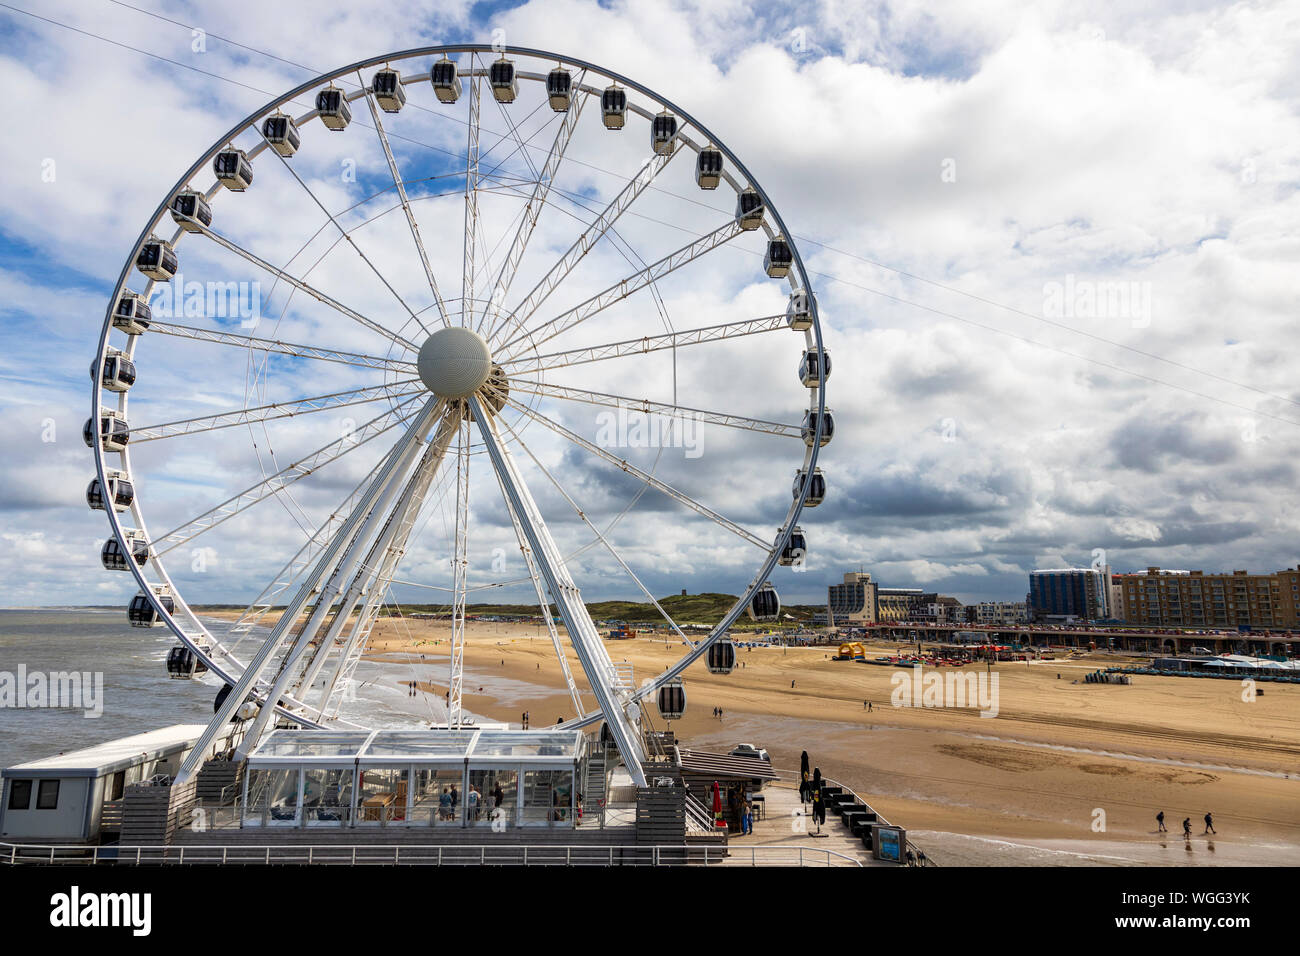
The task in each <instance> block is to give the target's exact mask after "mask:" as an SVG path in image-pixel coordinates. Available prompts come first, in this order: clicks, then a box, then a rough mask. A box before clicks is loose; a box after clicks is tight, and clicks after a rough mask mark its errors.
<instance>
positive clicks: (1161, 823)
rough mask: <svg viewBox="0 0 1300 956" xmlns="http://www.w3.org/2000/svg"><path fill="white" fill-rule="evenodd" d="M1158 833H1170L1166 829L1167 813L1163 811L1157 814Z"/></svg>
mask: <svg viewBox="0 0 1300 956" xmlns="http://www.w3.org/2000/svg"><path fill="white" fill-rule="evenodd" d="M1156 832H1157V833H1168V832H1169V830H1168V829H1167V828H1166V827H1165V811H1163V810H1161V811H1160V812H1159V813H1157V814H1156Z"/></svg>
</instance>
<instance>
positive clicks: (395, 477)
mask: <svg viewBox="0 0 1300 956" xmlns="http://www.w3.org/2000/svg"><path fill="white" fill-rule="evenodd" d="M442 407H443V403H442V402H441V400H436V399H432V398H431V399H430V401H429V403H428V404H427V405H426V406H425V408H424V410H423V411H421V412H420V414H419V415H418V416H417V418H416V420H415V424H414V425H412V426H411V428H410V430H409V431H407V433H406V435H405V436H404V437H403V439H402V441H401V442H400V443H399V445H398V449H399V454H398V455H397V457H396V458H395V459H394V461H393V462H392V463H391V466H390V468H388V469H386V470H385V471H386V473H385V475H384V480H383V481H382V482H381V483H380V484H379V486H378V487H377V488H376V489H375V491H376V492H377V494H376V495H375V496H374V497H373V498H372V499H371V502H370V506H369V507H367V508H366V510H365V513H364V515H363V516H362V517H363V518H364V520H363V521H362V523H361V525H360V527H359V529H358V530H357V532H356V534H355V535H352V536H351V539H350V540H349V541H348V544H347V549H346V550H345V551H344V553H343V557H342V558H341V559H340V560H339V562H338V564H337V565H335V567H334V569H333V571H332V572H329V579H328V581H327V582H326V584H325V586H324V587H323V588H321V591H320V594H318V595H317V597H316V601H315V604H314V605H313V606H312V611H311V615H310V616H309V617H308V618H307V623H306V624H304V625H303V628H302V630H301V631H300V632H299V634H298V636H297V638H296V639H295V640H294V643H293V647H292V648H291V649H290V650H289V653H288V654H286V655H285V657H284V660H283V661H281V663H280V673H279V674H278V675H277V676H276V679H275V682H274V683H273V684H272V685H271V691H270V693H268V694H267V696H266V701H265V702H264V704H263V706H262V709H261V710H260V711H258V713H257V716H256V717H255V718H253V723H252V726H251V727H250V728H249V729H248V732H247V733H246V734H245V735H244V739H243V740H241V741H240V743H239V745H238V747H236V748H235V756H236V757H237V758H242V757H245V756H247V755H248V753H249V751H251V750H252V749H253V748H254V747H256V746H257V743H258V741H259V740H261V738H262V734H264V733H265V732H266V728H267V725H268V724H269V723H270V721H271V717H272V715H273V714H274V707H273V706H272V705H273V704H274V703H275V702H276V701H278V700H280V699H281V698H282V697H283V696H284V695H285V694H286V693H287V692H288V688H289V683H290V681H291V680H292V679H293V676H294V673H295V671H296V670H297V668H298V664H299V663H300V661H301V660H302V657H303V655H304V654H305V653H306V652H307V649H308V648H309V647H310V646H311V642H312V640H313V639H314V638H315V637H316V635H317V633H318V632H319V631H320V626H321V624H322V623H323V622H324V620H325V617H326V616H327V615H328V614H329V613H330V609H331V608H332V607H333V605H334V602H335V599H336V598H338V597H339V596H340V594H341V593H342V592H343V583H344V582H345V581H346V580H348V578H349V576H350V575H351V574H352V572H353V571H354V570H355V569H356V566H357V563H358V562H359V561H360V560H361V557H362V555H363V554H364V553H365V551H366V544H367V542H368V541H370V540H371V539H372V537H373V536H374V534H375V528H376V526H380V525H382V522H383V520H384V518H385V517H386V516H387V515H388V513H389V511H390V510H391V508H392V506H393V501H394V499H395V498H396V496H397V493H398V491H399V490H400V489H401V488H403V487H405V484H406V482H405V480H404V476H405V475H406V473H407V472H408V471H409V470H410V469H411V468H412V466H413V465H414V464H415V458H416V455H417V453H418V452H419V450H420V447H421V446H422V445H423V438H424V435H426V434H427V433H428V431H429V428H430V426H431V425H432V424H433V422H434V420H435V418H436V417H437V416H438V415H439V414H440V413H441V411H442ZM323 576H324V575H322V577H323Z"/></svg>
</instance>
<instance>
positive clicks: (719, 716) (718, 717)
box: [713, 707, 722, 720]
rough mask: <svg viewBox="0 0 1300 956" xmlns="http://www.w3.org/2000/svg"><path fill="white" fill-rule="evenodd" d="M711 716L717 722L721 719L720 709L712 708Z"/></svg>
mask: <svg viewBox="0 0 1300 956" xmlns="http://www.w3.org/2000/svg"><path fill="white" fill-rule="evenodd" d="M713 716H714V717H716V718H717V719H718V720H721V719H722V708H721V707H714V708H713Z"/></svg>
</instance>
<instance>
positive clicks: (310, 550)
mask: <svg viewBox="0 0 1300 956" xmlns="http://www.w3.org/2000/svg"><path fill="white" fill-rule="evenodd" d="M383 464H384V463H383V462H382V461H381V462H379V463H378V464H376V465H375V467H374V468H372V469H370V471H369V472H368V473H367V474H366V476H365V477H364V478H362V479H361V481H359V482H358V483H357V486H356V487H355V488H353V489H352V493H351V494H349V495H348V496H347V498H345V499H344V500H343V503H342V504H340V505H339V506H338V507H337V508H335V509H334V510H333V511H332V512H331V513H330V515H329V517H327V518H326V519H325V520H324V521H323V522H321V524H320V527H318V528H317V529H316V531H315V533H314V534H312V535H311V537H309V538H308V539H307V540H306V541H305V542H303V545H302V547H301V548H299V549H298V550H297V551H296V552H295V553H294V555H293V557H291V558H290V559H289V560H288V561H286V562H285V564H284V567H282V568H281V569H280V570H279V572H278V573H277V574H276V575H275V576H274V577H272V578H271V581H270V583H269V584H267V586H266V587H264V588H263V589H262V591H261V593H260V594H258V595H257V597H255V598H253V600H252V601H251V602H249V605H248V607H246V608H244V610H243V612H242V613H241V614H240V615H239V617H238V618H236V619H235V623H234V624H232V625H230V633H232V634H238V635H240V637H239V639H238V640H237V641H236V642H235V644H234V646H233V647H231V648H230V651H229V653H230V654H232V655H233V654H234V653H235V652H236V651H237V650H238V649H239V645H240V644H241V643H243V640H244V637H245V636H247V635H248V634H249V633H250V632H251V631H252V629H253V628H254V627H255V626H257V623H258V622H259V621H261V620H262V618H263V617H265V616H266V614H267V612H268V611H270V610H271V609H272V608H273V607H275V601H276V598H278V597H279V596H280V595H281V594H283V593H284V592H285V591H286V590H288V589H289V588H291V587H293V585H294V584H295V583H296V582H297V580H298V578H299V576H300V575H302V574H303V573H304V572H306V570H307V569H308V568H309V567H311V566H312V565H313V564H315V563H316V560H317V559H318V558H319V557H320V553H321V551H323V550H324V549H325V548H326V547H327V546H328V545H329V543H330V541H331V540H332V539H333V536H334V533H335V532H336V531H337V530H338V528H339V526H340V525H341V524H343V522H345V521H346V520H347V519H348V516H349V515H350V514H351V513H352V509H353V508H354V507H355V506H356V501H357V498H358V497H359V496H360V495H361V494H362V489H364V488H366V487H368V486H369V484H370V483H371V482H372V481H374V479H375V475H377V474H378V473H379V469H380V468H382V467H383Z"/></svg>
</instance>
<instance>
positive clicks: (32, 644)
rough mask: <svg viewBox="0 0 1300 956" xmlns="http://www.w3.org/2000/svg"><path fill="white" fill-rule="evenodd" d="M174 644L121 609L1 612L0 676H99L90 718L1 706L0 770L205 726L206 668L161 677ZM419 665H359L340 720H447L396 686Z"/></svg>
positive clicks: (438, 707)
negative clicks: (97, 702) (190, 676)
mask: <svg viewBox="0 0 1300 956" xmlns="http://www.w3.org/2000/svg"><path fill="white" fill-rule="evenodd" d="M203 623H204V624H205V626H207V628H208V630H209V631H210V632H211V633H212V634H213V636H214V637H215V636H219V635H221V634H222V633H224V632H225V631H226V630H227V629H229V627H230V623H229V622H227V621H219V620H215V619H204V622H203ZM264 633H265V631H264ZM260 636H261V635H259V634H258V633H257V632H256V631H255V632H254V633H252V634H249V635H248V638H247V641H246V643H245V645H244V646H245V647H247V648H249V650H250V652H251V650H252V648H255V647H256V646H257V639H258V637H260ZM174 646H176V639H175V637H173V636H172V634H171V632H170V631H169V630H167V629H166V628H140V627H132V626H131V625H130V624H129V623H128V622H127V618H126V612H125V611H124V610H122V609H121V608H35V609H26V608H14V609H0V674H9V675H15V676H16V675H18V674H19V673H20V670H21V672H25V674H26V675H27V677H28V680H29V681H30V680H31V677H32V675H41V676H43V675H47V674H50V673H58V672H68V671H77V672H81V673H89V674H92V675H102V682H103V683H102V686H103V697H102V701H101V704H102V712H101V713H100V714H99V715H98V716H88V715H87V713H86V711H85V709H83V708H80V707H78V708H66V709H64V708H56V707H50V706H44V707H16V706H0V767H12V766H14V765H15V764H18V763H22V762H24V761H27V760H34V759H37V758H40V757H49V756H53V755H55V754H59V753H65V752H67V751H71V750H79V749H81V748H83V747H89V746H92V745H94V744H98V743H103V742H104V741H107V740H113V739H115V738H118V737H126V736H129V735H131V734H139V733H144V732H145V731H149V730H156V729H158V728H159V727H166V726H169V725H171V724H202V723H207V721H208V720H209V719H211V717H212V704H213V701H214V700H215V698H216V694H217V691H218V689H219V688H220V682H219V681H218V680H217V678H215V677H214V676H213V675H211V674H205V675H202V676H201V677H200V678H198V679H196V680H173V679H171V678H169V677H168V676H167V652H168V651H170V650H171V649H172V648H173V647H174ZM427 671H428V668H427V666H426V667H425V668H424V673H420V674H417V673H415V671H414V668H413V665H409V664H404V663H397V662H372V661H362V662H361V663H360V664H359V665H358V667H357V670H356V673H355V675H354V676H355V688H356V690H355V693H354V694H353V695H350V699H348V700H347V701H345V702H344V704H343V707H342V710H341V712H340V717H342V718H344V719H348V718H350V717H352V718H355V719H357V720H358V722H360V723H363V724H364V725H366V726H372V727H393V728H399V727H408V728H409V727H413V726H421V725H423V726H428V725H429V724H430V723H433V722H435V721H439V720H446V712H445V708H444V706H443V704H442V702H441V701H436V700H433V699H431V698H430V697H429V696H428V695H424V694H421V695H419V697H418V698H411V697H409V696H408V695H407V692H406V691H405V690H404V689H403V688H402V686H401V683H402V681H403V680H411V679H414V678H416V677H420V678H426V679H427ZM92 679H93V678H92ZM11 680H12V678H11ZM96 709H100V708H96Z"/></svg>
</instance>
